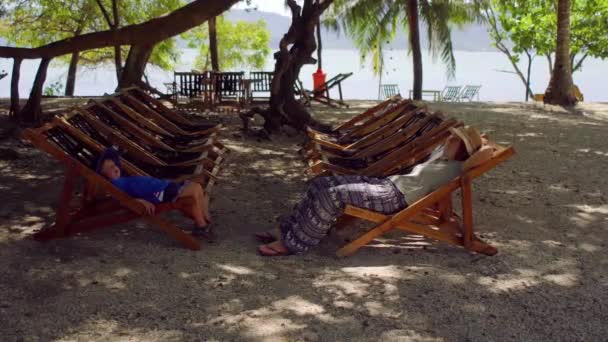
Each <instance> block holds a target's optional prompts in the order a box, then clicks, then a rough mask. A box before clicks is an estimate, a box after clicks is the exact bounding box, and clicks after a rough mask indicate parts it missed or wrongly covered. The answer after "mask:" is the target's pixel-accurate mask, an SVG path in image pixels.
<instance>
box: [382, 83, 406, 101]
mask: <svg viewBox="0 0 608 342" xmlns="http://www.w3.org/2000/svg"><path fill="white" fill-rule="evenodd" d="M380 90H381V91H380V93H381V96H382V98H380V99H378V100H382V99H388V98H391V97H393V96H401V92H400V91H399V85H397V84H383V85H381V86H380Z"/></svg>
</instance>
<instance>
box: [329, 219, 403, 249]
mask: <svg viewBox="0 0 608 342" xmlns="http://www.w3.org/2000/svg"><path fill="white" fill-rule="evenodd" d="M392 229H393V223H392V222H391V221H389V220H387V221H385V222H384V223H382V224H380V225H378V226H376V228H373V229H372V230H370V231H368V232H367V233H365V234H363V235H361V236H360V237H358V238H357V239H355V240H353V241H352V242H350V243H348V244H346V245H344V246H343V247H342V248H340V249H338V251H336V255H337V256H338V257H340V258H342V257H347V256H349V255H352V254H354V253H355V252H356V251H358V250H359V249H360V248H361V247H363V246H365V245H367V244H368V243H370V242H371V241H372V240H373V239H375V238H377V237H378V236H380V235H382V234H384V233H386V232H388V231H389V230H392Z"/></svg>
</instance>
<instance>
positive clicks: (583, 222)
mask: <svg viewBox="0 0 608 342" xmlns="http://www.w3.org/2000/svg"><path fill="white" fill-rule="evenodd" d="M567 207H571V208H576V209H577V210H578V212H577V213H576V216H574V217H570V220H571V221H572V222H574V224H576V225H577V226H578V227H580V228H584V227H587V226H589V224H593V223H597V221H602V220H603V221H608V204H604V205H597V206H591V205H587V204H581V205H568V206H567ZM601 216H604V217H603V219H602V217H601Z"/></svg>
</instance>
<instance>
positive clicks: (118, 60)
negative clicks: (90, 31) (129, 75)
mask: <svg viewBox="0 0 608 342" xmlns="http://www.w3.org/2000/svg"><path fill="white" fill-rule="evenodd" d="M114 66H115V70H116V79H117V80H119V81H120V78H121V75H122V51H121V50H120V45H116V46H114Z"/></svg>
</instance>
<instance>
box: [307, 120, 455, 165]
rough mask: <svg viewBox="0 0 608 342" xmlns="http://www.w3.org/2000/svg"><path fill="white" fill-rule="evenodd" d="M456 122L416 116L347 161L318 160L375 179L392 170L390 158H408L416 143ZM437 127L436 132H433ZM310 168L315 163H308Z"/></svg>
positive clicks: (340, 159)
mask: <svg viewBox="0 0 608 342" xmlns="http://www.w3.org/2000/svg"><path fill="white" fill-rule="evenodd" d="M456 123H457V121H456V120H454V119H448V120H445V121H444V120H443V118H442V117H441V116H440V115H438V114H433V115H424V114H422V115H420V114H419V115H417V116H416V117H415V120H414V121H413V123H412V124H410V125H409V126H408V127H406V128H404V129H402V130H400V131H398V132H395V133H394V134H393V135H391V136H388V137H386V138H384V139H383V140H381V141H378V142H377V143H376V144H374V145H372V146H369V147H368V148H366V149H365V154H362V155H361V157H359V156H356V155H355V156H352V157H349V158H340V157H329V156H328V155H327V154H326V155H323V158H322V161H323V162H325V163H329V164H332V165H337V166H340V167H343V168H348V169H350V170H351V171H349V172H354V173H355V174H365V175H368V176H378V174H380V173H383V172H386V170H387V169H389V168H394V167H395V165H394V158H395V156H398V157H399V158H401V159H402V158H404V157H405V156H408V155H410V156H411V157H414V156H413V155H412V151H413V150H414V149H415V147H416V146H419V145H420V142H421V141H422V142H424V141H425V140H426V139H427V137H428V136H430V135H432V134H439V133H440V132H441V131H442V129H443V128H438V127H451V126H453V125H455V124H456ZM436 128H437V129H436ZM425 157H426V156H425V155H419V156H417V157H415V158H412V161H411V162H416V163H417V162H420V161H421V160H422V159H424V158H425ZM310 165H311V166H312V168H311V169H314V167H315V164H312V163H311V164H310ZM334 173H335V172H334Z"/></svg>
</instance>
